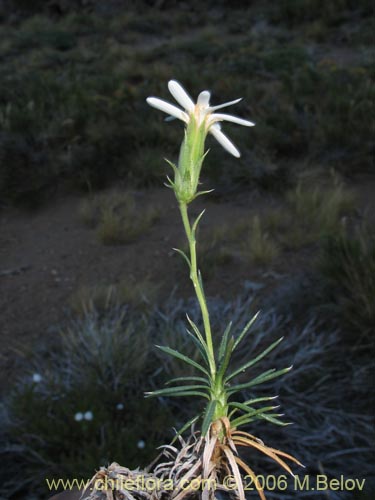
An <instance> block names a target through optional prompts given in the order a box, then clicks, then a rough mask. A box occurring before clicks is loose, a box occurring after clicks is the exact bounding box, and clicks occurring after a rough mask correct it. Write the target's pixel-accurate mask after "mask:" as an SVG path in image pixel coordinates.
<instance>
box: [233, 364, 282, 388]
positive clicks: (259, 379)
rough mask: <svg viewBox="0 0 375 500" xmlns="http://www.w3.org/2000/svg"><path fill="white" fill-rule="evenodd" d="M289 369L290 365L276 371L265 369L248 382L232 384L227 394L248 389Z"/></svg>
mask: <svg viewBox="0 0 375 500" xmlns="http://www.w3.org/2000/svg"><path fill="white" fill-rule="evenodd" d="M291 369H292V367H291V366H289V367H288V368H283V369H282V370H277V371H275V369H274V368H273V369H272V370H267V371H266V372H264V373H262V374H261V375H259V376H258V377H256V378H254V379H253V380H251V381H250V382H247V383H245V384H238V385H234V386H233V387H232V388H230V389H228V391H227V394H228V395H231V394H234V393H235V392H238V391H242V390H243V389H248V388H249V387H253V386H254V385H259V384H263V383H264V382H267V381H268V380H272V379H273V378H276V377H280V376H281V375H284V373H287V372H288V371H290V370H291Z"/></svg>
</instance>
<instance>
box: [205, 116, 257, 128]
mask: <svg viewBox="0 0 375 500" xmlns="http://www.w3.org/2000/svg"><path fill="white" fill-rule="evenodd" d="M210 120H212V121H214V122H216V121H225V122H233V123H238V125H244V126H245V127H253V126H254V125H255V123H253V122H249V120H244V119H243V118H238V117H237V116H232V115H226V114H225V113H215V114H213V115H211V116H210Z"/></svg>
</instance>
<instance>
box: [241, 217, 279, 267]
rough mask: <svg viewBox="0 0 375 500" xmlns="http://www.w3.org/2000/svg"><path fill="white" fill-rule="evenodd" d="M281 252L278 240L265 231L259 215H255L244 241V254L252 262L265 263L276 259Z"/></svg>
mask: <svg viewBox="0 0 375 500" xmlns="http://www.w3.org/2000/svg"><path fill="white" fill-rule="evenodd" d="M279 253H280V248H279V246H278V244H277V242H276V241H275V240H274V239H273V238H272V237H271V236H270V234H269V233H268V232H266V231H264V229H263V227H262V223H261V220H260V218H259V216H257V215H255V216H254V217H253V219H252V222H251V226H250V231H249V234H248V235H247V237H246V238H245V241H244V242H243V249H242V255H243V256H244V257H245V259H247V260H248V261H249V262H251V263H252V264H260V265H265V264H269V263H270V262H272V261H273V260H274V259H276V258H277V257H278V255H279Z"/></svg>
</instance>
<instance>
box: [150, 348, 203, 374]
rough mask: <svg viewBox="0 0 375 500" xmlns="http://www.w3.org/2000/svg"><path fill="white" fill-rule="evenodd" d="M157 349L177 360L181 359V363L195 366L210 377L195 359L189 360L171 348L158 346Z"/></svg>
mask: <svg viewBox="0 0 375 500" xmlns="http://www.w3.org/2000/svg"><path fill="white" fill-rule="evenodd" d="M156 347H157V348H158V349H160V350H161V351H163V352H165V353H166V354H169V355H171V356H174V357H175V358H177V359H180V360H181V361H184V362H185V363H187V364H188V365H191V366H194V368H196V369H197V370H200V371H201V372H203V373H204V374H205V375H207V376H209V374H208V372H207V370H206V369H205V368H203V366H202V365H200V364H199V363H197V362H196V361H194V360H193V359H191V358H189V357H188V356H185V355H184V354H181V353H180V352H179V351H176V350H175V349H171V348H170V347H166V346H160V345H157V346H156Z"/></svg>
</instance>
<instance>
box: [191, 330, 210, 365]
mask: <svg viewBox="0 0 375 500" xmlns="http://www.w3.org/2000/svg"><path fill="white" fill-rule="evenodd" d="M186 333H187V334H188V335H189V337H191V340H192V341H193V342H194V344H195V346H196V347H197V349H198V351H199V352H200V354H201V356H202V358H203V360H204V362H205V363H206V365H207V366H209V362H208V357H207V352H206V351H205V349H204V347H203V346H202V344H201V343H200V342H199V340H198V339H197V338H196V337H195V336H194V335H193V334H192V333H191V332H190V331H189V330H186Z"/></svg>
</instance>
